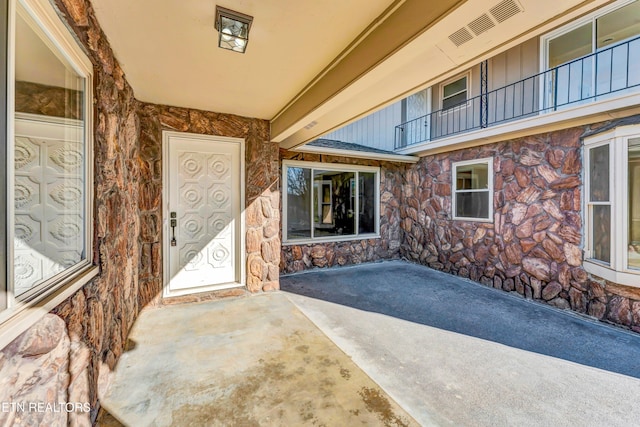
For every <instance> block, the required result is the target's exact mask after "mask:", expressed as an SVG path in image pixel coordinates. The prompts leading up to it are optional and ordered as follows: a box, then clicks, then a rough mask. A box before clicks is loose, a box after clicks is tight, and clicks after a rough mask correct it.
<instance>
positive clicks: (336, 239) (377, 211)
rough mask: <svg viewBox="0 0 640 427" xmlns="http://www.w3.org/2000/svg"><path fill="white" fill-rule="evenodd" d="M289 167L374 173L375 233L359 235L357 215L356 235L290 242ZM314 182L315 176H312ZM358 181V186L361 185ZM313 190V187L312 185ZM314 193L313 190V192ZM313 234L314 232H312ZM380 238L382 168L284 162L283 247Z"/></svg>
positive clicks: (355, 210) (356, 210)
mask: <svg viewBox="0 0 640 427" xmlns="http://www.w3.org/2000/svg"><path fill="white" fill-rule="evenodd" d="M289 167H298V168H307V169H312V170H313V169H321V170H329V171H339V172H369V173H371V172H374V173H375V174H376V179H375V181H376V185H375V186H376V188H375V189H374V193H373V194H374V196H375V198H376V203H375V212H374V220H375V231H374V232H373V233H367V234H358V233H357V229H358V222H357V221H358V219H357V218H358V215H357V214H356V234H350V235H346V236H326V237H312V238H304V239H293V240H289V238H288V236H287V226H288V223H287V185H288V182H287V168H289ZM312 180H313V176H312ZM358 181H359V180H356V185H360V183H359V182H358ZM311 188H312V189H313V185H311ZM312 191H313V190H312ZM313 197H314V194H313V193H312V194H311V201H312V203H313ZM358 199H359V198H358V191H357V190H356V197H355V204H356V206H355V207H354V212H358V209H359V203H360V202H359V200H358ZM311 215H312V218H311V227H312V228H313V212H311ZM312 232H313V230H312ZM378 238H380V168H379V167H377V166H358V165H346V164H341V163H322V162H305V161H300V160H283V161H282V245H283V246H291V245H306V244H315V243H333V242H347V241H356V240H368V239H378Z"/></svg>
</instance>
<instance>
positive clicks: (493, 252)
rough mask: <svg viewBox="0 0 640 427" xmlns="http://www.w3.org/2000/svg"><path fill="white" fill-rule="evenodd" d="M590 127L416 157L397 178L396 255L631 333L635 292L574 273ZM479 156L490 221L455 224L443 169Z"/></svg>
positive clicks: (637, 309) (638, 308)
mask: <svg viewBox="0 0 640 427" xmlns="http://www.w3.org/2000/svg"><path fill="white" fill-rule="evenodd" d="M601 126H603V124H599V125H594V126H592V127H593V128H597V127H601ZM589 130H590V127H577V128H572V129H566V130H562V131H557V132H551V133H545V134H540V135H533V136H528V137H524V138H520V139H516V140H512V141H505V142H500V143H495V144H489V145H485V146H482V147H477V148H470V149H466V150H460V151H455V152H450V153H443V154H437V155H432V156H426V157H424V158H422V159H421V160H420V162H419V163H417V164H416V165H414V166H412V167H410V168H409V170H408V171H407V175H406V180H407V185H406V186H405V191H404V192H403V199H402V203H401V218H402V229H403V230H404V236H405V239H404V241H403V244H402V255H403V256H404V257H406V258H408V259H410V260H412V261H415V262H419V263H421V264H424V265H427V266H429V267H432V268H435V269H437V270H442V271H445V272H449V273H453V274H457V275H459V276H462V277H468V278H470V279H472V280H474V281H478V282H481V283H483V284H485V285H487V286H493V287H495V288H498V289H502V290H505V291H508V292H517V293H518V294H520V295H522V296H524V297H526V298H532V299H536V300H541V301H546V302H548V303H549V304H551V305H554V306H556V307H559V308H570V309H572V310H575V311H577V312H580V313H586V314H588V315H590V316H593V317H596V318H598V319H601V320H606V321H610V322H613V323H616V324H619V325H623V326H626V327H630V328H631V329H633V330H635V331H637V332H640V289H637V288H630V287H626V286H620V285H616V284H613V283H608V282H606V281H604V280H602V279H599V278H597V277H593V276H591V275H589V274H587V272H586V271H585V270H584V269H583V267H582V257H583V252H582V238H583V224H582V193H581V185H582V180H581V171H582V159H581V136H582V135H583V134H584V133H585V132H586V131H589ZM484 157H493V167H494V200H493V204H494V218H493V222H492V223H483V222H472V221H459V220H455V221H454V220H452V219H451V218H450V215H451V192H452V181H451V180H452V175H451V173H452V172H451V165H452V162H456V161H461V160H471V159H480V158H484Z"/></svg>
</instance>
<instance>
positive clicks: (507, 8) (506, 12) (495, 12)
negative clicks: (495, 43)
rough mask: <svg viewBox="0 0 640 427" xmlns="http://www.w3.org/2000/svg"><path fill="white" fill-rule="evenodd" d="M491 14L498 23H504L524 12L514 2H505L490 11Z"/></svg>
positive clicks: (508, 0)
mask: <svg viewBox="0 0 640 427" xmlns="http://www.w3.org/2000/svg"><path fill="white" fill-rule="evenodd" d="M489 12H491V15H492V16H493V17H494V18H495V20H496V21H498V23H502V22H504V21H506V20H507V19H509V18H511V17H512V16H514V15H517V14H518V13H520V12H522V10H521V9H520V6H518V4H517V3H516V2H515V1H514V0H504V1H501V2H500V3H498V4H497V5H495V6H493V7H492V8H491V9H489Z"/></svg>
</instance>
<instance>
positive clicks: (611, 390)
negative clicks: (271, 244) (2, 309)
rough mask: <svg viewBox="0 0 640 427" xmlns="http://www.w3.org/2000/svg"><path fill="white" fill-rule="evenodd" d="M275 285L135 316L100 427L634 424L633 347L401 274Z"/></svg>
mask: <svg viewBox="0 0 640 427" xmlns="http://www.w3.org/2000/svg"><path fill="white" fill-rule="evenodd" d="M281 286H282V291H281V292H275V293H269V294H263V295H258V296H252V297H244V298H236V299H228V300H220V301H213V302H207V303H197V304H183V305H175V306H166V307H161V308H156V309H152V310H148V311H145V312H143V313H142V315H141V316H140V318H139V319H138V320H137V322H136V325H135V327H134V329H133V331H132V333H131V335H130V339H131V343H132V345H131V348H130V350H129V351H127V352H126V353H125V354H124V355H123V356H122V358H121V359H120V361H119V363H118V365H117V367H116V370H115V373H114V380H113V383H112V385H111V387H110V388H109V390H108V392H107V394H106V396H101V403H102V406H103V409H104V411H103V412H102V415H101V417H100V418H99V425H104V426H110V425H120V424H125V425H130V426H146V425H155V426H168V425H175V426H183V425H185V426H186V425H194V426H196V425H197V426H200V425H207V426H215V425H220V426H228V425H234V426H235V425H238V426H249V425H251V426H252V425H265V426H271V425H278V426H291V425H310V426H311V425H313V426H320V425H326V426H347V425H348V426H352V425H375V426H378V425H384V426H388V425H392V426H402V425H416V424H421V425H429V426H431V425H436V426H449V425H455V426H474V427H475V426H513V425H518V426H576V425H580V426H602V425H607V426H628V425H639V424H640V405H638V396H640V335H637V334H633V333H630V332H626V331H624V330H621V329H618V328H615V327H612V326H608V325H605V324H602V323H599V322H596V321H592V320H590V319H586V318H584V317H581V316H578V315H576V314H572V313H570V312H564V311H560V310H556V309H553V308H551V307H548V306H545V305H542V304H539V303H535V302H532V301H527V300H524V299H522V298H519V297H515V296H512V295H509V294H507V293H505V292H502V291H497V290H495V289H492V288H487V287H484V286H482V285H479V284H476V283H473V282H471V281H468V280H465V279H460V278H458V277H455V276H451V275H447V274H444V273H440V272H437V271H434V270H431V269H429V268H426V267H422V266H418V265H414V264H410V263H406V262H402V261H391V262H383V263H376V264H365V265H360V266H356V267H347V268H339V269H329V270H316V271H312V272H307V273H303V274H296V275H290V276H283V277H282V278H281ZM396 402H397V403H396Z"/></svg>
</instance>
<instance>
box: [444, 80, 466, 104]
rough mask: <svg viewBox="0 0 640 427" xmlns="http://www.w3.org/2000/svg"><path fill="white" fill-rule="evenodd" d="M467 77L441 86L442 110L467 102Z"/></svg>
mask: <svg viewBox="0 0 640 427" xmlns="http://www.w3.org/2000/svg"><path fill="white" fill-rule="evenodd" d="M468 88H469V75H468V74H467V75H465V76H463V77H458V78H456V79H455V80H453V81H449V82H446V83H443V84H442V109H443V110H446V109H449V108H452V107H455V106H458V105H460V104H463V103H465V102H466V101H467V95H468V93H467V92H468Z"/></svg>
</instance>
